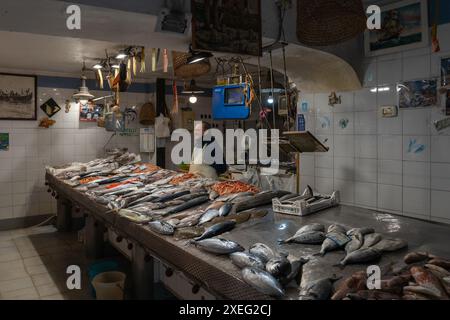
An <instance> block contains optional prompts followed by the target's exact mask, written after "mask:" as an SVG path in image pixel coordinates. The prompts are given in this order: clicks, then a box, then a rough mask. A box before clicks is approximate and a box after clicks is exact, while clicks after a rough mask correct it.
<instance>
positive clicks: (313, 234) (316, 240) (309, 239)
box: [279, 231, 325, 244]
mask: <svg viewBox="0 0 450 320" xmlns="http://www.w3.org/2000/svg"><path fill="white" fill-rule="evenodd" d="M324 240H325V233H323V232H321V231H306V232H303V233H300V234H296V235H294V236H293V237H290V238H288V239H285V240H279V243H280V244H283V243H300V244H321V243H322V242H323V241H324Z"/></svg>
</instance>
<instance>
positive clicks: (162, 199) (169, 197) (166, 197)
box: [154, 190, 190, 202]
mask: <svg viewBox="0 0 450 320" xmlns="http://www.w3.org/2000/svg"><path fill="white" fill-rule="evenodd" d="M187 194H190V191H189V190H182V191H178V192H174V193H169V194H166V195H164V196H161V197H159V198H156V199H155V200H154V201H155V202H166V201H169V200H172V199H176V198H178V197H181V196H184V195H187Z"/></svg>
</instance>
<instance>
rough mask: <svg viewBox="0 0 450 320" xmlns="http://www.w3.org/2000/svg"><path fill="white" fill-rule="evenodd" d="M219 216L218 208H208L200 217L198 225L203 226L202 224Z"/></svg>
mask: <svg viewBox="0 0 450 320" xmlns="http://www.w3.org/2000/svg"><path fill="white" fill-rule="evenodd" d="M218 216H219V210H217V209H209V210H206V211H205V213H204V214H203V215H202V217H201V218H200V220H199V222H198V225H199V226H201V225H202V224H204V223H206V222H209V221H211V220H212V219H214V218H216V217H218Z"/></svg>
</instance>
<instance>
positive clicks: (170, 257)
mask: <svg viewBox="0 0 450 320" xmlns="http://www.w3.org/2000/svg"><path fill="white" fill-rule="evenodd" d="M46 180H47V181H48V184H49V186H50V187H51V188H52V189H53V190H55V191H56V192H57V194H58V202H59V203H61V205H59V206H58V209H59V210H62V213H63V214H64V213H66V212H67V210H66V209H64V208H65V206H67V205H71V206H79V207H80V208H82V210H83V212H85V213H86V214H87V215H88V217H89V219H92V220H90V221H93V222H91V223H90V227H89V228H90V229H92V230H94V231H92V232H90V233H91V235H90V236H88V239H87V247H88V248H90V251H91V254H92V253H93V255H94V256H95V255H97V256H98V255H100V254H101V245H100V244H99V242H100V240H99V239H100V237H99V234H102V232H103V230H102V226H105V227H107V228H111V229H112V230H114V232H116V233H117V234H119V235H121V236H122V237H123V238H126V239H127V241H130V242H131V243H133V246H134V247H133V248H132V249H133V252H134V254H133V258H132V263H133V268H132V270H133V271H134V272H133V274H132V277H133V282H134V284H135V286H134V290H135V292H136V298H139V297H145V294H147V296H146V297H148V295H149V292H150V291H149V288H150V287H152V281H153V279H152V277H153V274H152V272H153V269H152V267H150V265H152V260H151V257H155V258H157V259H158V260H160V261H162V262H163V263H164V264H166V265H168V266H170V267H171V268H173V269H175V270H179V271H181V272H183V273H184V274H185V275H186V276H187V277H188V278H190V279H191V280H193V282H195V283H196V284H198V285H199V286H201V287H203V288H205V289H206V290H207V291H208V292H210V293H211V294H213V295H214V296H215V297H216V298H218V299H236V300H244V299H248V300H251V299H271V297H269V296H267V295H265V294H262V293H260V292H258V291H257V290H256V289H254V288H253V287H251V286H250V285H248V284H247V283H246V282H244V280H243V279H242V275H241V271H240V270H239V268H237V267H236V266H235V265H234V264H233V263H231V261H230V259H229V257H228V256H216V255H213V254H210V253H207V252H204V251H202V250H199V248H197V247H195V246H194V245H192V244H190V243H189V241H188V240H175V239H174V238H173V237H171V236H164V235H161V234H158V233H155V232H153V231H151V230H150V229H149V228H148V227H144V226H143V225H139V224H136V223H134V222H131V221H129V220H127V219H126V218H124V217H121V216H119V215H117V214H115V213H111V212H110V210H108V209H107V208H106V207H105V206H103V205H100V204H98V203H96V202H95V201H93V200H91V199H90V198H89V197H87V196H86V195H85V194H83V193H81V192H79V191H77V190H75V189H73V188H71V187H70V186H69V185H67V184H65V183H64V182H63V181H61V180H59V179H58V178H56V177H54V176H53V175H52V174H49V173H47V174H46ZM267 208H268V209H269V214H267V215H266V216H265V217H263V218H261V219H253V220H250V221H247V222H246V223H243V224H240V225H238V226H236V228H235V229H233V230H232V231H231V232H227V233H224V234H222V235H221V236H220V237H221V238H224V239H228V240H232V241H235V242H237V243H239V244H240V245H241V246H243V247H244V248H245V249H248V248H249V247H250V246H251V245H253V244H254V243H257V242H261V243H265V244H267V245H269V246H270V247H272V248H273V249H275V250H278V251H280V252H286V253H289V255H290V256H292V257H295V258H301V257H308V258H309V262H308V263H306V264H305V265H304V266H303V274H302V283H303V281H304V279H310V280H311V279H320V278H324V277H335V278H340V279H341V280H338V282H337V283H336V284H335V286H338V285H339V283H340V281H343V279H345V278H346V277H349V276H351V275H352V274H353V273H355V272H356V271H365V270H367V267H368V266H369V264H357V265H348V266H346V267H345V268H344V269H341V268H339V267H338V266H336V264H338V263H339V262H340V261H341V260H342V259H343V258H344V256H345V253H344V252H343V251H342V250H340V251H333V252H329V253H327V254H326V255H325V256H324V257H321V256H314V255H313V254H315V253H317V252H318V251H319V250H320V245H303V244H280V243H279V240H280V239H286V238H288V237H290V236H292V235H293V234H294V233H295V232H296V231H297V230H298V228H299V227H301V226H303V225H305V224H309V223H321V224H324V225H326V226H329V225H332V224H335V223H339V224H341V225H343V226H345V227H347V228H352V227H353V228H363V227H371V228H374V229H375V230H376V231H377V232H379V233H380V234H382V235H383V236H387V237H392V238H394V237H395V238H401V239H404V240H405V241H407V242H408V249H406V248H405V249H402V250H399V251H396V252H391V253H386V254H383V255H382V258H381V259H380V260H379V261H377V262H375V263H371V264H375V265H377V266H379V267H380V268H381V270H382V271H383V270H385V269H386V268H387V267H388V266H390V265H392V264H395V263H397V264H398V263H399V262H402V260H403V256H404V255H405V253H407V252H408V251H414V250H421V251H428V252H432V253H433V254H436V255H441V256H450V247H448V246H447V245H446V244H447V243H448V241H449V240H450V236H449V234H450V233H449V230H450V228H449V226H447V225H440V224H435V223H428V222H424V221H420V220H416V219H411V218H407V217H399V216H394V215H391V214H387V213H383V212H377V211H373V210H368V209H362V208H357V207H351V206H344V205H341V206H339V207H335V208H330V209H326V210H323V211H321V212H319V213H316V214H315V215H311V216H305V217H297V216H287V215H283V214H277V213H273V212H272V211H271V210H270V206H267ZM58 213H59V212H58ZM89 219H88V221H89ZM88 225H89V224H88ZM63 230H64V229H63ZM88 233H89V232H88ZM92 242H93V243H92ZM141 249H142V250H141ZM136 252H137V254H136ZM145 263H146V264H148V267H145ZM142 273H143V274H142ZM142 279H145V281H142ZM139 292H140V293H139ZM142 292H144V293H145V294H142ZM150 294H151V292H150ZM298 297H299V288H298V287H295V286H294V287H289V288H286V295H285V296H284V297H283V299H298Z"/></svg>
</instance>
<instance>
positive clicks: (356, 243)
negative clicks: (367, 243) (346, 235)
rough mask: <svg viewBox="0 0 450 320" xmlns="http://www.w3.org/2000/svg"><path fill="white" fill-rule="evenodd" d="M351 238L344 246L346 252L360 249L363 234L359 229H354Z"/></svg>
mask: <svg viewBox="0 0 450 320" xmlns="http://www.w3.org/2000/svg"><path fill="white" fill-rule="evenodd" d="M351 238H352V240H351V241H350V242H349V243H347V245H346V246H345V252H347V254H349V253H352V252H353V251H356V250H358V249H360V248H361V247H362V245H363V243H364V236H363V235H362V234H361V232H360V231H355V233H353V234H352V235H351Z"/></svg>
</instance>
